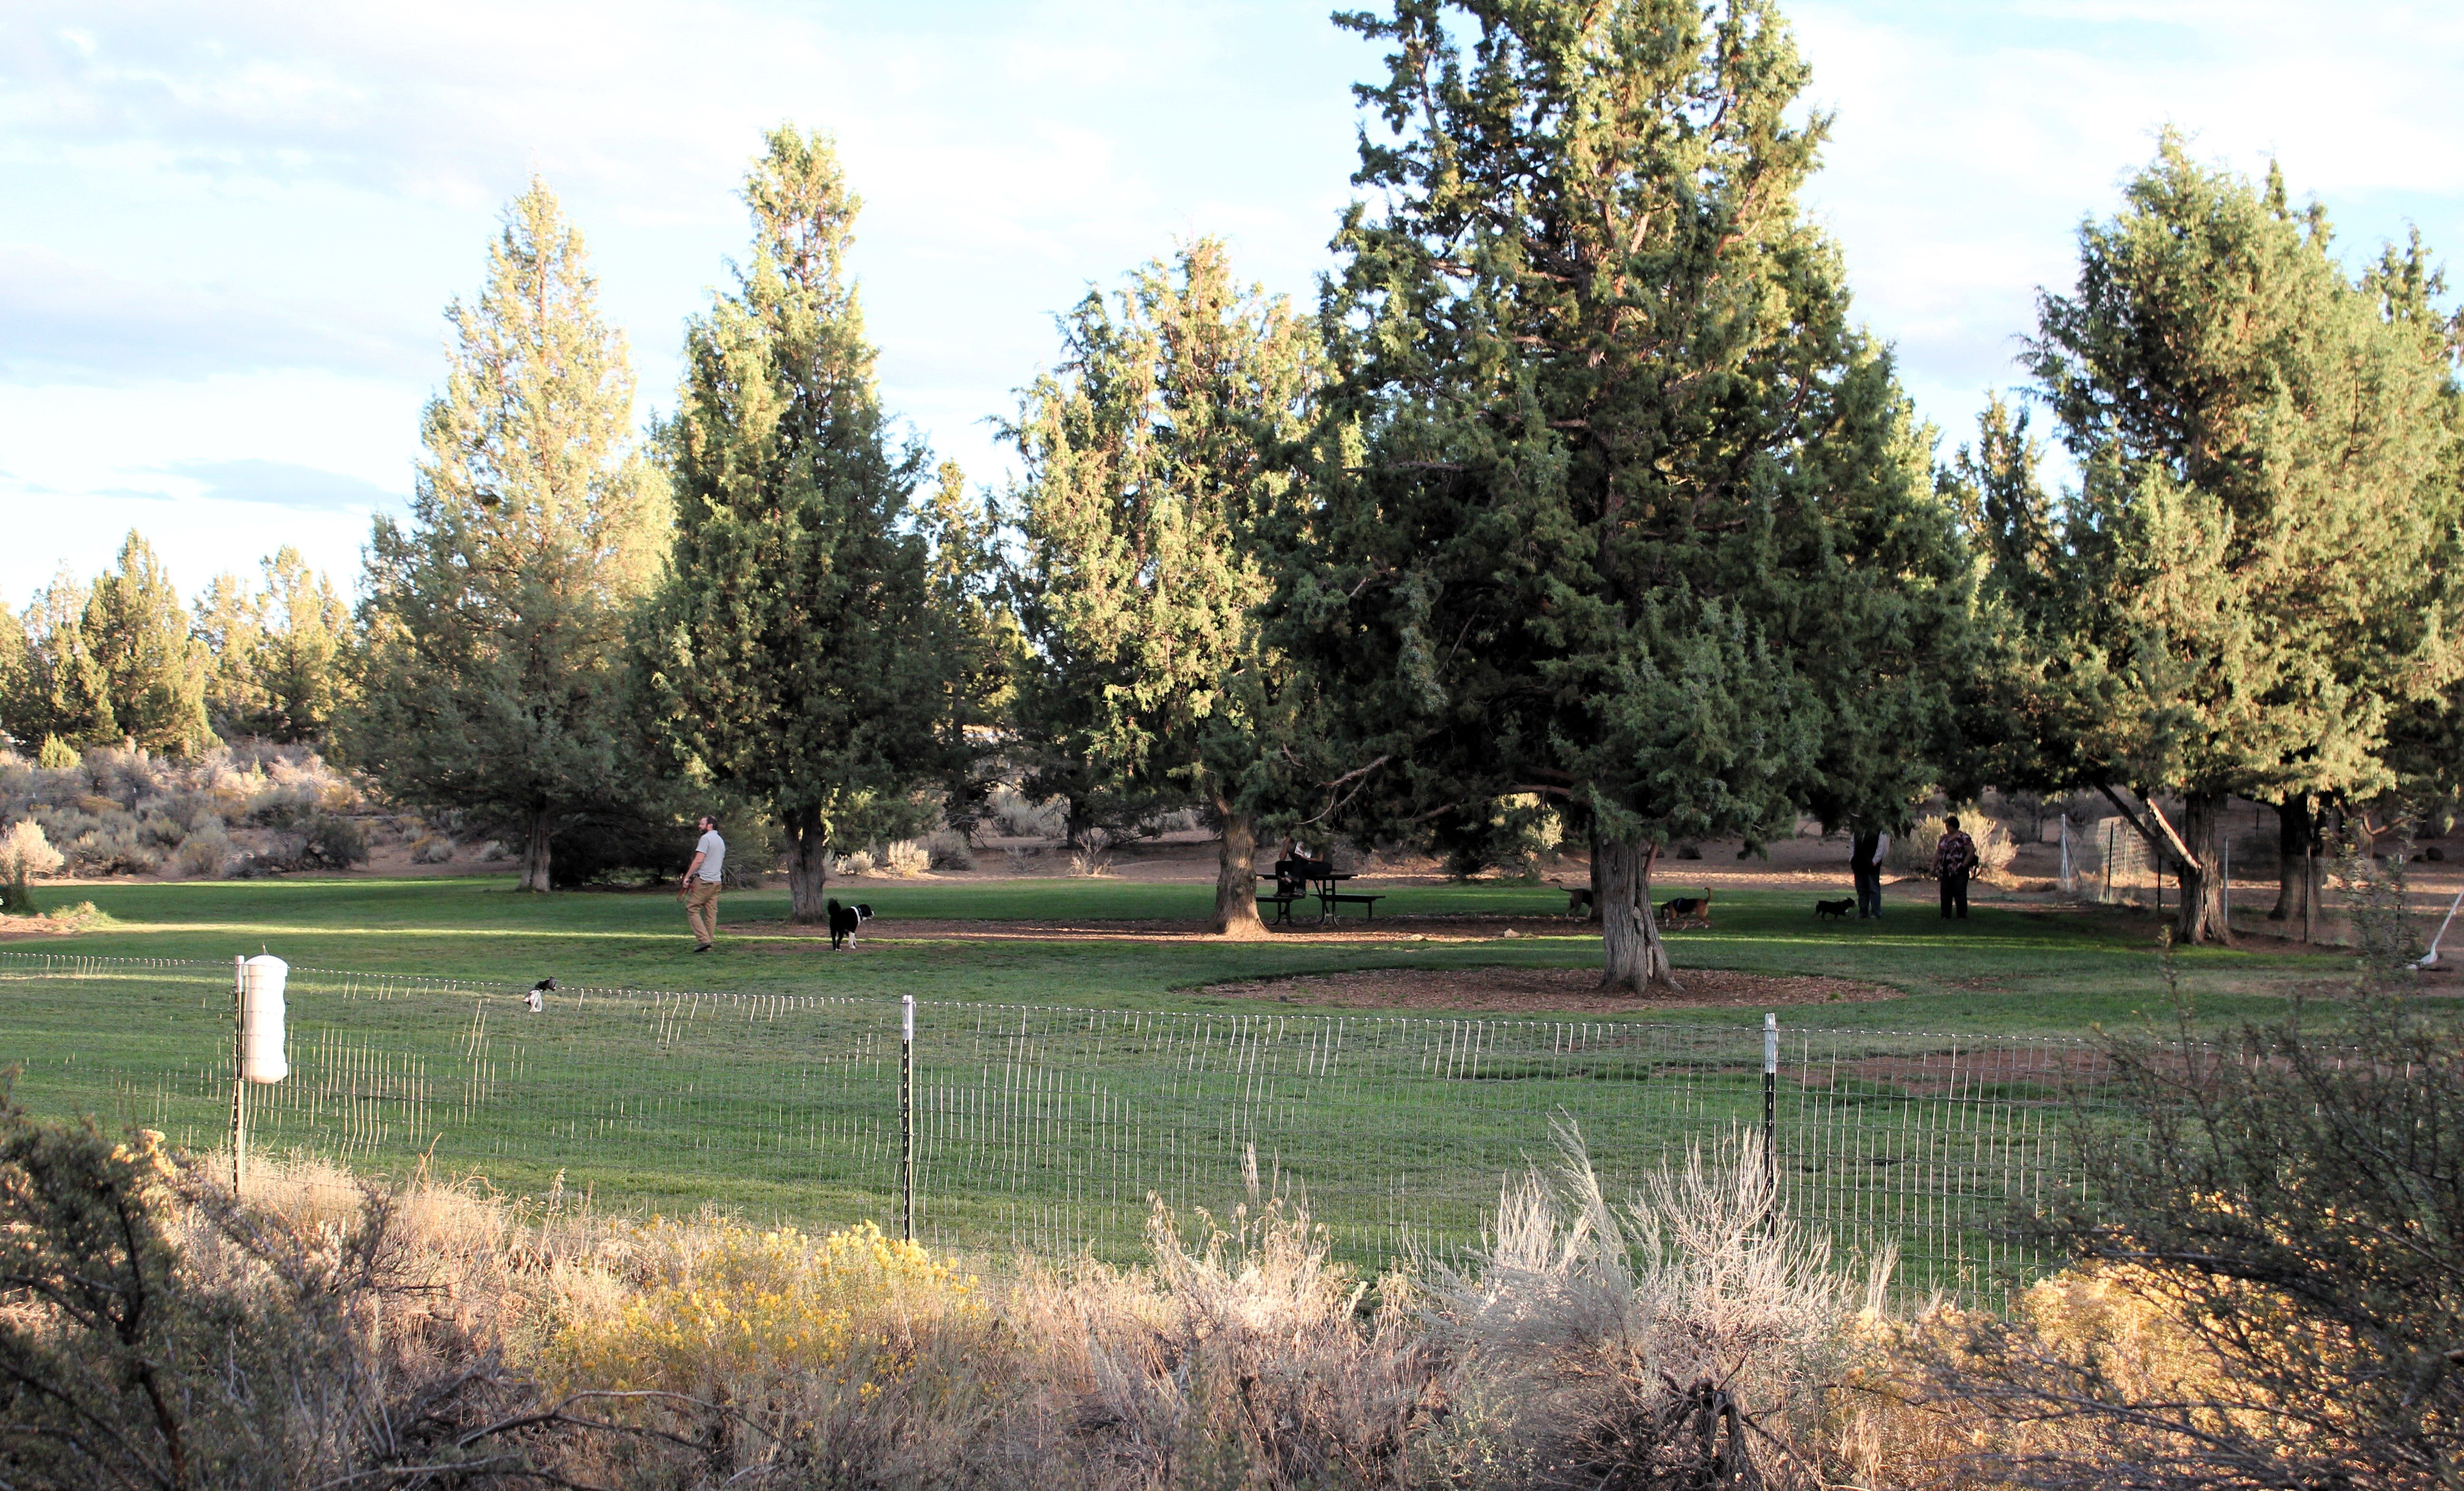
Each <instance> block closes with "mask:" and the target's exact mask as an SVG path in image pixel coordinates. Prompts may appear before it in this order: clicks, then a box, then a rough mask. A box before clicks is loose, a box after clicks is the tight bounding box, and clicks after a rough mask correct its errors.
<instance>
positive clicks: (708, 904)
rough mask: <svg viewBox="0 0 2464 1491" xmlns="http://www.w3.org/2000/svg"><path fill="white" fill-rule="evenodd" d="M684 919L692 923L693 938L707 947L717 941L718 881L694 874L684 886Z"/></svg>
mask: <svg viewBox="0 0 2464 1491" xmlns="http://www.w3.org/2000/svg"><path fill="white" fill-rule="evenodd" d="M685 920H686V921H687V922H690V923H692V924H693V940H694V941H695V942H697V943H699V944H701V945H702V946H705V947H707V946H710V945H711V944H712V943H715V942H716V941H718V882H717V881H716V880H705V879H702V878H701V877H700V876H694V877H693V879H692V880H691V881H690V882H689V883H688V884H687V885H686V886H685Z"/></svg>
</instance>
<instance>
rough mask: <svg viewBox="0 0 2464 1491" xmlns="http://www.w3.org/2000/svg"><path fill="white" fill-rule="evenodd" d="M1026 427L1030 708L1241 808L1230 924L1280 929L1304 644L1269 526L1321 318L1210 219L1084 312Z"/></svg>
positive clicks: (1226, 868)
mask: <svg viewBox="0 0 2464 1491" xmlns="http://www.w3.org/2000/svg"><path fill="white" fill-rule="evenodd" d="M1063 345H1064V353H1063V357H1062V361H1061V364H1060V367H1058V368H1057V369H1056V370H1055V371H1054V372H1052V373H1050V374H1048V375H1046V376H1045V377H1042V378H1039V379H1037V380H1036V382H1035V384H1034V385H1033V386H1032V387H1031V388H1030V389H1028V390H1027V393H1026V397H1025V401H1024V405H1023V408H1022V409H1021V411H1020V414H1019V420H1018V423H1017V425H1016V426H1015V427H1014V428H1013V429H1012V430H1011V432H1010V434H1011V437H1012V438H1013V439H1014V440H1015V441H1016V443H1017V445H1018V448H1019V452H1020V455H1021V456H1022V457H1023V460H1024V462H1025V474H1024V476H1023V478H1022V480H1021V482H1020V484H1019V488H1018V493H1017V497H1018V501H1019V510H1020V524H1021V528H1022V530H1023V537H1024V548H1025V556H1024V557H1025V584H1024V604H1023V611H1024V616H1025V621H1026V625H1027V629H1028V634H1029V635H1030V636H1031V637H1032V639H1033V640H1034V642H1035V644H1036V654H1035V656H1036V658H1037V662H1038V666H1037V667H1035V668H1034V669H1033V670H1032V671H1031V672H1030V673H1029V675H1028V679H1029V683H1028V687H1027V689H1026V691H1025V694H1024V697H1023V701H1022V704H1023V708H1022V718H1023V719H1024V720H1025V721H1026V722H1027V723H1026V726H1025V728H1026V730H1027V732H1028V733H1029V734H1030V735H1036V734H1041V735H1042V736H1044V737H1045V739H1046V741H1047V744H1048V745H1049V746H1050V747H1051V748H1053V749H1054V750H1055V751H1056V752H1057V753H1058V754H1059V755H1061V756H1062V757H1064V758H1065V759H1070V760H1084V761H1085V762H1086V763H1088V765H1089V768H1090V771H1091V774H1092V775H1093V776H1094V778H1095V779H1096V780H1097V781H1098V782H1100V783H1102V784H1104V785H1106V786H1109V787H1111V788H1112V789H1114V790H1119V791H1123V792H1126V793H1132V794H1137V793H1145V794H1148V795H1150V796H1154V797H1164V796H1166V795H1168V794H1173V793H1186V794H1187V795H1188V797H1189V798H1191V799H1194V800H1196V801H1198V802H1199V803H1202V804H1203V805H1204V806H1205V807H1206V808H1207V809H1208V810H1209V812H1210V813H1211V815H1212V816H1213V817H1214V818H1215V820H1216V821H1217V822H1218V823H1220V824H1221V829H1222V838H1221V850H1220V853H1219V856H1218V866H1217V875H1216V890H1215V918H1214V926H1215V930H1216V931H1218V932H1220V933H1224V934H1228V935H1234V936H1259V935H1264V932H1265V927H1264V926H1263V925H1262V924H1260V922H1259V920H1258V903H1257V879H1256V873H1255V859H1256V853H1257V844H1258V817H1259V813H1260V812H1261V810H1262V808H1263V807H1265V806H1267V805H1268V804H1269V803H1270V801H1271V800H1272V798H1273V797H1274V795H1275V794H1276V792H1277V790H1278V789H1279V787H1280V786H1281V785H1282V782H1283V778H1284V775H1285V773H1284V772H1283V770H1282V769H1281V764H1282V758H1281V757H1280V755H1279V753H1278V747H1279V746H1280V745H1281V744H1282V743H1281V740H1280V736H1281V735H1282V734H1284V733H1285V731H1284V730H1282V729H1281V728H1279V721H1280V716H1281V713H1282V711H1281V707H1280V706H1281V702H1282V693H1283V685H1284V684H1285V683H1286V682H1287V677H1288V673H1289V665H1288V663H1287V662H1286V661H1285V660H1283V659H1280V658H1278V657H1277V656H1274V655H1273V654H1272V653H1271V652H1270V651H1269V649H1268V648H1267V647H1266V645H1265V641H1264V638H1263V636H1262V634H1261V631H1260V626H1259V615H1260V609H1261V607H1262V606H1263V605H1264V604H1265V601H1266V599H1267V597H1268V596H1269V595H1270V594H1271V593H1272V591H1273V589H1274V583H1275V579H1274V566H1273V561H1272V558H1271V556H1270V555H1269V554H1268V553H1267V552H1265V547H1264V545H1263V541H1262V537H1261V531H1262V528H1263V527H1265V525H1267V524H1268V523H1271V521H1272V517H1273V514H1274V513H1275V511H1276V510H1277V509H1278V508H1279V507H1283V506H1286V505H1288V504H1289V503H1290V502H1291V501H1292V500H1293V480H1292V474H1291V472H1290V470H1289V468H1288V467H1287V465H1286V464H1285V463H1284V461H1283V460H1282V459H1281V458H1280V457H1279V454H1278V453H1279V451H1280V450H1282V449H1283V448H1285V447H1286V446H1287V445H1289V444H1290V443H1291V442H1293V441H1294V440H1296V439H1297V438H1298V437H1299V436H1300V435H1301V434H1302V433H1303V429H1304V422H1305V421H1306V420H1307V419H1308V418H1309V413H1310V410H1309V401H1310V397H1311V393H1312V391H1313V389H1314V387H1315V385H1316V383H1317V381H1318V374H1317V363H1316V356H1315V352H1314V342H1313V339H1312V337H1311V335H1310V332H1309V327H1308V325H1307V324H1306V323H1303V322H1301V321H1299V320H1297V319H1296V318H1294V317H1293V316H1292V314H1291V313H1290V311H1289V309H1288V308H1287V306H1286V304H1285V303H1284V302H1283V301H1282V300H1269V299H1267V298H1266V297H1265V294H1264V293H1263V292H1262V291H1260V290H1258V289H1256V288H1254V287H1251V288H1248V289H1243V288H1242V287H1241V286H1239V285H1237V284H1236V283H1235V282H1234V280H1233V278H1232V272H1231V266H1230V262H1229V257H1228V256H1227V255H1226V253H1225V252H1224V248H1223V245H1222V244H1221V242H1220V241H1218V240H1216V239H1213V238H1201V239H1199V240H1198V241H1197V242H1195V243H1193V244H1190V245H1189V246H1188V247H1186V248H1184V249H1182V250H1181V251H1180V252H1179V253H1178V254H1177V255H1176V256H1174V260H1173V262H1172V263H1171V264H1170V265H1168V266H1167V265H1165V264H1162V263H1152V264H1149V265H1147V266H1146V267H1145V268H1144V269H1141V270H1139V271H1138V272H1137V273H1136V274H1135V275H1134V276H1133V277H1132V278H1131V280H1130V283H1129V285H1128V287H1127V288H1125V289H1124V290H1122V291H1121V292H1120V293H1119V294H1118V295H1117V296H1115V297H1114V298H1113V299H1111V300H1106V299H1105V298H1104V297H1103V296H1102V295H1101V294H1090V295H1089V296H1088V297H1087V299H1086V300H1083V301H1081V302H1080V303H1079V305H1078V307H1077V309H1076V310H1074V311H1073V312H1071V313H1070V315H1069V316H1068V318H1067V320H1066V321H1065V322H1064V323H1063Z"/></svg>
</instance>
